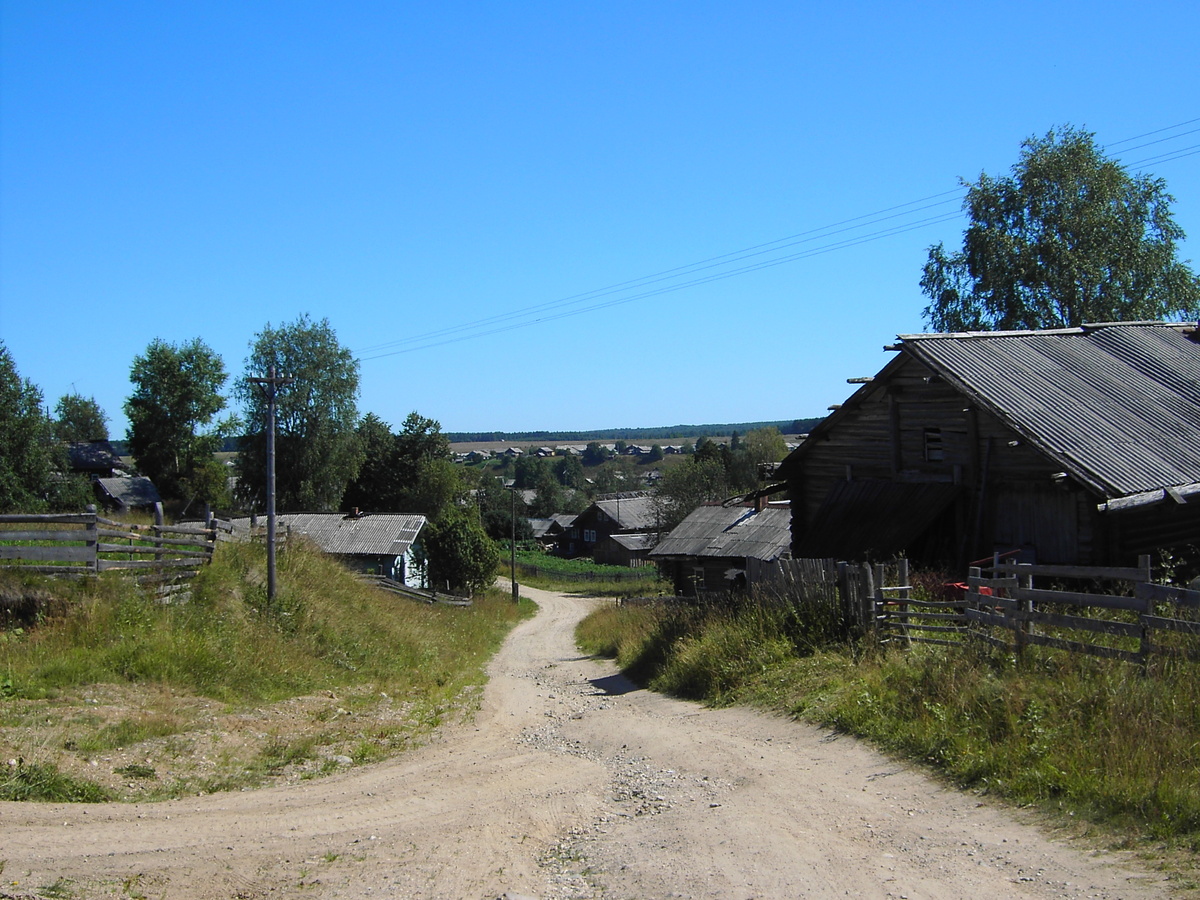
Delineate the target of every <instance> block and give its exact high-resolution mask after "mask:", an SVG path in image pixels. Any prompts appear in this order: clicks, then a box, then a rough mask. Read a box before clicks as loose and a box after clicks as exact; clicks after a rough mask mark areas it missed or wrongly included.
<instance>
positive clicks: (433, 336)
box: [355, 118, 1200, 361]
mask: <svg viewBox="0 0 1200 900" xmlns="http://www.w3.org/2000/svg"><path fill="white" fill-rule="evenodd" d="M1197 122H1200V118H1195V119H1189V120H1187V121H1184V122H1179V123H1176V124H1175V125H1169V126H1166V127H1164V128H1158V129H1155V130H1153V131H1148V132H1145V133H1143V134H1140V135H1135V136H1133V137H1130V138H1125V139H1123V140H1120V141H1115V142H1113V143H1111V144H1107V145H1104V147H1103V149H1106V150H1107V149H1109V148H1112V147H1116V146H1119V145H1121V144H1128V143H1130V142H1133V141H1137V140H1141V139H1143V138H1147V137H1153V136H1154V135H1158V134H1163V133H1165V132H1168V131H1175V130H1177V129H1179V128H1183V127H1185V126H1187V125H1192V124H1195V123H1197ZM1197 132H1200V128H1193V129H1189V130H1187V131H1182V132H1179V133H1177V134H1173V135H1169V136H1167V137H1162V138H1158V139H1156V140H1153V141H1147V142H1146V143H1144V144H1139V145H1137V146H1134V147H1128V148H1126V149H1125V151H1124V152H1129V151H1132V150H1141V149H1144V148H1146V147H1151V146H1155V145H1158V144H1162V143H1166V142H1169V141H1174V140H1178V139H1179V138H1182V137H1185V136H1187V135H1190V134H1195V133H1197ZM1196 153H1200V144H1197V145H1192V146H1190V147H1183V148H1176V149H1174V150H1169V151H1166V152H1165V153H1161V154H1158V155H1156V156H1150V157H1147V158H1145V159H1142V160H1139V161H1137V162H1135V163H1131V164H1130V165H1131V166H1142V165H1146V164H1148V163H1163V162H1173V161H1175V160H1177V159H1183V158H1186V157H1189V156H1193V155H1195V154H1196ZM965 193H966V188H965V187H963V186H960V187H958V188H954V189H952V190H947V191H941V192H939V193H936V194H930V195H928V196H926V197H922V198H919V199H917V200H910V201H908V202H907V203H900V204H896V205H894V206H889V207H886V208H884V209H881V210H877V211H875V212H871V213H865V214H863V215H859V216H853V217H851V218H848V219H842V220H841V221H838V222H834V223H832V224H829V225H824V226H820V227H818V228H812V229H809V230H807V231H801V232H797V233H796V234H792V235H788V236H786V237H782V238H778V239H776V240H773V241H767V242H765V243H761V244H754V245H752V246H749V247H744V248H742V249H740V250H733V251H730V252H729V253H723V254H719V255H717V256H710V257H707V258H705V259H701V260H698V261H696V262H692V263H687V264H685V265H681V266H675V267H673V268H670V269H663V270H661V271H659V272H655V273H652V274H650V275H644V276H642V277H640V278H633V279H629V280H626V281H621V282H616V283H614V284H610V285H606V286H604V287H600V288H595V289H593V290H590V291H584V292H582V293H579V294H572V295H569V296H566V297H561V298H559V299H557V300H548V301H545V302H543V303H537V304H533V305H531V306H526V307H522V308H520V309H516V310H512V311H510V312H506V313H498V314H496V315H492V316H486V317H484V318H481V319H476V320H474V321H471V322H466V323H463V324H460V325H453V326H449V327H446V328H441V329H436V330H434V331H428V332H424V333H422V334H417V335H410V336H408V337H405V338H400V339H397V340H393V341H387V342H384V343H381V344H375V345H372V346H368V347H364V348H362V349H361V350H359V351H356V352H355V356H356V357H358V358H359V359H360V360H362V361H367V360H375V359H383V358H385V357H388V356H397V355H399V354H403V353H413V352H416V351H418V350H427V349H430V348H433V347H440V346H444V345H446V344H452V343H457V342H460V341H465V340H470V339H473V338H479V337H486V336H489V335H493V334H499V333H503V332H506V331H513V330H515V329H518V328H526V327H529V326H531V325H537V324H540V323H544V322H552V321H556V320H558V319H563V318H568V317H571V316H577V315H582V314H583V313H588V312H594V311H597V310H601V309H607V308H609V307H612V306H618V305H622V304H626V303H632V302H634V301H636V300H643V299H646V298H648V297H655V296H661V295H663V294H668V293H673V292H675V291H680V290H684V289H686V288H690V287H697V286H699V285H703V284H709V283H712V282H714V281H722V280H724V279H727V278H733V277H736V276H738V275H745V274H748V273H751V272H757V271H761V270H762V269H767V268H772V267H774V266H778V265H783V264H785V263H790V262H795V261H797V260H800V259H807V258H809V257H812V256H818V255H821V254H824V253H830V252H833V251H834V250H841V249H845V248H846V247H852V246H857V245H859V244H864V243H868V242H870V241H876V240H882V239H883V238H886V237H892V236H894V235H897V234H903V233H905V232H909V231H913V230H916V229H918V228H925V227H928V226H930V225H936V224H941V223H944V222H948V221H952V220H954V219H956V218H958V216H959V215H960V213H959V212H955V213H949V214H939V215H934V216H929V217H926V218H924V219H920V220H916V221H912V222H904V223H899V224H896V225H893V226H889V227H887V228H883V229H880V230H877V231H874V232H869V233H867V234H862V235H858V236H856V237H847V238H844V239H841V240H838V241H834V242H832V243H827V244H823V245H821V246H818V247H810V248H807V249H803V250H796V251H793V252H791V253H785V254H784V255H782V256H775V257H772V258H770V259H758V260H757V261H756V262H752V263H749V264H747V265H742V266H737V267H735V268H732V269H726V268H724V267H727V266H732V265H734V264H736V263H740V262H744V261H746V260H750V259H755V258H757V257H762V256H765V255H768V254H776V253H779V252H781V251H784V250H788V249H791V248H795V247H799V246H801V245H804V244H810V243H813V242H817V241H824V240H827V239H829V238H831V237H834V236H835V235H839V234H847V233H849V232H854V231H858V230H860V229H863V228H869V227H872V226H875V225H879V224H881V223H884V222H888V221H892V220H895V219H904V218H907V217H909V216H912V215H915V214H917V213H920V212H926V211H928V210H931V209H935V208H937V207H939V206H944V205H945V204H947V203H952V202H954V200H956V199H961V198H962V197H963V195H964V194H965ZM713 269H724V270H723V271H718V272H714V271H711V270H713ZM700 273H707V274H703V275H701V274H700ZM691 276H699V277H694V278H693V277H691ZM681 278H682V279H690V280H685V281H678V279H681ZM664 282H675V283H672V284H664ZM656 285H657V286H656ZM605 298H608V299H605Z"/></svg>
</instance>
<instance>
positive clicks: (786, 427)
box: [446, 417, 821, 444]
mask: <svg viewBox="0 0 1200 900" xmlns="http://www.w3.org/2000/svg"><path fill="white" fill-rule="evenodd" d="M820 421H821V419H820V418H819V417H818V418H815V419H789V420H786V421H782V422H741V423H739V424H734V425H669V426H665V427H662V428H607V429H599V430H596V431H478V432H475V431H449V432H446V437H447V438H449V439H450V443H452V444H481V443H495V442H497V441H509V442H511V443H514V444H528V443H539V442H546V443H549V442H560V443H563V442H573V443H584V442H587V441H669V440H673V439H676V438H699V437H711V438H716V437H730V436H731V435H732V434H733V433H734V432H735V431H736V432H737V433H738V434H741V435H744V434H745V433H746V432H747V431H753V430H755V429H756V428H768V427H772V426H773V427H775V428H778V429H779V430H780V431H781V432H783V433H784V434H807V433H808V432H809V431H811V430H812V428H813V426H815V425H816V424H817V423H818V422H820Z"/></svg>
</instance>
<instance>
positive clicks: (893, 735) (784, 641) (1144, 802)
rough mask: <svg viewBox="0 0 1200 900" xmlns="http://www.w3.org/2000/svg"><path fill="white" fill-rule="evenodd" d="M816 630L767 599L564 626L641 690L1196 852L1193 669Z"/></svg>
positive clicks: (1199, 786) (1199, 708)
mask: <svg viewBox="0 0 1200 900" xmlns="http://www.w3.org/2000/svg"><path fill="white" fill-rule="evenodd" d="M829 633H830V632H828V631H825V629H824V628H823V627H822V625H821V624H820V623H813V622H811V621H809V622H805V621H804V620H802V619H800V618H798V617H796V616H795V615H793V614H792V613H791V612H789V611H788V610H786V609H782V608H778V607H775V608H762V607H759V606H753V605H749V606H746V607H743V608H742V609H741V610H739V611H736V612H730V611H715V610H709V611H703V610H699V609H695V608H687V607H678V606H657V607H634V606H625V607H606V608H604V609H602V610H599V611H597V612H595V613H593V614H592V615H591V616H589V617H588V618H587V619H586V620H584V622H582V623H581V625H580V626H579V629H578V633H577V636H578V639H579V642H580V646H581V647H582V648H583V649H584V650H586V651H588V652H592V653H596V654H600V655H606V656H610V657H614V658H615V659H616V660H617V662H618V664H619V665H620V666H621V668H622V669H623V670H625V671H626V672H627V673H629V674H630V675H631V676H633V677H634V678H636V679H637V680H639V681H641V682H642V683H645V684H647V685H648V686H650V687H651V688H653V689H656V690H660V691H664V692H667V693H671V694H674V695H677V696H680V697H687V698H692V699H697V700H702V701H705V702H707V703H709V704H713V705H725V704H734V703H745V704H751V705H755V706H760V707H763V708H766V709H769V710H773V711H778V712H782V713H784V714H786V715H789V716H794V717H796V718H799V719H803V720H805V721H809V722H813V723H817V724H820V725H823V726H826V727H832V728H837V729H840V730H843V731H846V732H849V733H851V734H855V735H859V736H861V737H864V738H867V739H869V740H870V741H872V742H873V743H875V744H876V745H877V746H879V747H880V748H882V749H883V750H885V751H887V752H889V753H892V754H895V755H897V756H901V757H906V758H909V759H912V760H915V761H918V762H920V763H923V764H926V765H928V766H931V767H933V768H934V769H935V770H937V771H938V772H939V773H942V774H943V775H944V776H945V777H947V778H948V779H949V780H951V781H952V782H953V783H955V784H956V785H958V786H960V787H963V788H967V789H972V790H975V791H978V792H980V793H986V794H990V795H993V796H997V797H1000V798H1003V799H1005V800H1007V801H1009V802H1013V803H1016V804H1020V805H1029V806H1035V807H1039V808H1041V809H1043V810H1047V811H1049V812H1051V813H1052V815H1053V816H1054V817H1056V819H1057V821H1060V822H1072V823H1075V824H1076V825H1078V826H1082V827H1084V828H1085V829H1088V828H1095V829H1096V831H1097V833H1098V834H1099V835H1101V836H1102V837H1103V838H1104V839H1106V840H1108V841H1109V842H1110V843H1111V844H1113V845H1117V846H1121V845H1124V846H1127V847H1139V848H1142V849H1145V848H1146V847H1148V846H1149V845H1150V844H1149V843H1148V842H1165V844H1166V845H1168V846H1170V847H1173V848H1175V849H1176V850H1182V851H1185V852H1194V851H1196V850H1200V752H1198V749H1200V678H1198V677H1197V676H1198V675H1200V667H1198V666H1197V665H1196V664H1194V663H1186V662H1169V663H1164V664H1161V665H1157V666H1155V667H1152V669H1151V670H1150V671H1149V672H1147V673H1146V674H1143V673H1142V672H1141V670H1139V669H1138V668H1136V667H1134V666H1131V665H1128V664H1123V663H1119V662H1113V661H1108V660H1100V659H1094V658H1090V657H1084V656H1074V655H1069V654H1065V653H1060V652H1057V651H1051V650H1045V649H1043V648H1037V649H1036V651H1035V650H1031V651H1030V652H1029V653H1028V655H1027V656H1026V657H1025V658H1024V659H1022V660H1021V661H1020V662H1018V661H1016V660H1014V659H1013V658H1012V657H1011V656H1008V655H1005V654H1002V653H996V652H988V651H985V650H982V649H974V648H968V647H964V648H962V649H958V648H940V647H936V648H935V647H931V646H928V645H924V646H922V645H918V646H916V647H914V649H912V650H911V651H908V652H902V651H892V652H882V651H877V650H864V648H863V647H860V646H848V645H846V644H844V643H838V642H836V641H832V640H829V639H828V637H827V635H828V634H829ZM1038 651H1040V652H1038ZM1059 817H1061V818H1059Z"/></svg>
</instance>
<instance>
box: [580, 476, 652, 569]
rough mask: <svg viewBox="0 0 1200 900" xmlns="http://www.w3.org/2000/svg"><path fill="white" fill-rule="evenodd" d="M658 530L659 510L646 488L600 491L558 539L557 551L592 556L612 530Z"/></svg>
mask: <svg viewBox="0 0 1200 900" xmlns="http://www.w3.org/2000/svg"><path fill="white" fill-rule="evenodd" d="M657 531H658V511H657V509H656V508H655V506H654V498H653V496H652V495H651V494H650V493H649V492H647V491H628V492H625V493H618V494H603V495H601V496H600V497H599V498H597V499H596V501H595V502H594V503H592V505H591V506H589V507H588V508H587V509H585V510H584V511H583V512H581V513H580V514H579V515H578V516H576V518H575V521H574V522H572V523H571V527H570V529H569V530H568V532H567V539H566V540H565V541H560V542H559V549H558V555H559V556H566V557H569V558H576V557H580V556H588V557H592V558H595V552H596V547H597V545H598V544H600V543H602V542H603V541H604V540H605V538H608V537H609V536H611V535H614V534H633V533H638V532H654V533H657Z"/></svg>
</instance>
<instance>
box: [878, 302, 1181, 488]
mask: <svg viewBox="0 0 1200 900" xmlns="http://www.w3.org/2000/svg"><path fill="white" fill-rule="evenodd" d="M1192 331H1193V329H1192V328H1191V326H1186V327H1185V326H1182V325H1168V324H1163V323H1136V324H1133V323H1117V324H1111V325H1096V326H1084V327H1083V328H1074V329H1062V330H1057V331H1044V332H1036V331H1034V332H991V333H988V332H982V333H970V334H927V335H901V340H903V341H904V344H903V349H904V350H905V351H906V352H908V353H911V354H912V355H913V356H914V357H916V358H917V359H919V360H921V361H922V362H924V363H925V364H926V365H928V366H930V367H931V368H932V369H933V370H934V371H936V372H938V373H939V374H940V375H942V377H944V378H945V379H946V380H947V381H948V382H949V383H951V384H953V385H955V386H956V387H957V388H958V389H959V390H961V391H963V392H964V393H965V394H967V395H969V396H970V397H971V398H972V399H974V400H976V401H977V402H978V403H979V404H980V405H981V406H982V407H983V408H985V409H987V410H989V411H990V412H992V413H993V414H994V415H996V416H997V417H999V418H1000V419H1002V420H1003V421H1005V422H1006V423H1007V424H1008V425H1009V426H1011V427H1012V428H1013V429H1014V430H1015V431H1017V432H1018V433H1020V434H1021V435H1022V436H1024V437H1025V438H1027V439H1028V440H1029V441H1030V442H1031V443H1032V444H1033V445H1034V446H1036V447H1038V448H1039V449H1040V450H1041V451H1042V452H1044V453H1046V454H1047V455H1049V456H1051V457H1053V458H1055V459H1057V460H1058V461H1059V462H1060V463H1061V464H1062V465H1063V468H1064V469H1065V470H1066V471H1068V472H1070V473H1071V474H1072V475H1074V476H1076V477H1077V478H1079V479H1080V480H1081V481H1083V482H1085V483H1087V484H1091V485H1092V486H1093V487H1094V488H1096V489H1097V490H1098V491H1100V492H1101V493H1103V494H1105V495H1106V496H1109V497H1122V496H1127V495H1130V494H1136V493H1140V492H1144V491H1151V490H1155V489H1160V488H1163V487H1168V486H1174V485H1184V484H1194V483H1195V482H1197V481H1200V343H1197V342H1196V341H1195V340H1193V339H1192V338H1193V337H1194V336H1195V335H1194V333H1191V332H1192Z"/></svg>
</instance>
